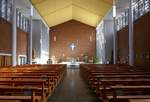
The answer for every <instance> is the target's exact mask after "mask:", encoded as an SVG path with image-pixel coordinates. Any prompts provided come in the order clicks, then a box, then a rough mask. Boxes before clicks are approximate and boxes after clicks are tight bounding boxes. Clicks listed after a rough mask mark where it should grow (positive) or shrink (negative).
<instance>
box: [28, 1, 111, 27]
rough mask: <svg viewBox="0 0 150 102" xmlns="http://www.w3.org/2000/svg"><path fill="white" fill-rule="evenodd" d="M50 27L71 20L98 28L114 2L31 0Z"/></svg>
mask: <svg viewBox="0 0 150 102" xmlns="http://www.w3.org/2000/svg"><path fill="white" fill-rule="evenodd" d="M31 1H32V3H33V5H34V6H35V8H36V9H37V10H38V11H39V12H40V14H41V16H42V17H43V18H44V19H45V21H46V22H47V24H49V27H51V26H54V25H57V24H61V23H63V22H66V21H67V20H70V19H75V20H78V21H80V22H82V23H86V24H88V25H91V26H97V24H98V22H99V21H100V20H101V18H102V17H103V16H104V15H105V14H106V13H107V12H108V11H109V9H110V8H111V6H112V0H31Z"/></svg>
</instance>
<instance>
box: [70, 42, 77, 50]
mask: <svg viewBox="0 0 150 102" xmlns="http://www.w3.org/2000/svg"><path fill="white" fill-rule="evenodd" d="M70 48H71V50H72V51H73V50H74V49H75V48H76V45H75V44H74V43H72V44H71V45H70Z"/></svg>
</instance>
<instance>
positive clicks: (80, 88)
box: [48, 68, 99, 102]
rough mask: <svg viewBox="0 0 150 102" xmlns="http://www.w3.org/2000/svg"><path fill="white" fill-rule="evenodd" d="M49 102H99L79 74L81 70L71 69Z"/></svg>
mask: <svg viewBox="0 0 150 102" xmlns="http://www.w3.org/2000/svg"><path fill="white" fill-rule="evenodd" d="M48 102H99V101H98V98H97V97H96V95H95V93H94V92H92V90H91V89H90V88H89V86H88V85H87V84H86V83H85V81H84V80H83V78H82V77H81V76H80V74H79V68H69V69H67V73H66V76H65V78H64V79H63V80H62V82H61V83H60V85H59V86H58V88H57V89H56V90H55V92H54V93H53V95H52V96H51V97H50V98H49V100H48Z"/></svg>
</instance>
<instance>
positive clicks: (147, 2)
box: [144, 0, 150, 12]
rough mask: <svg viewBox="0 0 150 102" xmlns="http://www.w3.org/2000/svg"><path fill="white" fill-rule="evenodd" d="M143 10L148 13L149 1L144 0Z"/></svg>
mask: <svg viewBox="0 0 150 102" xmlns="http://www.w3.org/2000/svg"><path fill="white" fill-rule="evenodd" d="M144 5H145V6H144V9H145V12H149V11H150V0H145V2H144Z"/></svg>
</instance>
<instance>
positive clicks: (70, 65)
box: [60, 62, 84, 68]
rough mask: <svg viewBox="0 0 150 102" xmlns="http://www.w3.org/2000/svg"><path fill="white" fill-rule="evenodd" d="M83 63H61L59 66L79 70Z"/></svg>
mask: <svg viewBox="0 0 150 102" xmlns="http://www.w3.org/2000/svg"><path fill="white" fill-rule="evenodd" d="M83 63H84V62H61V63H60V64H67V68H79V67H80V64H83Z"/></svg>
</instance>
